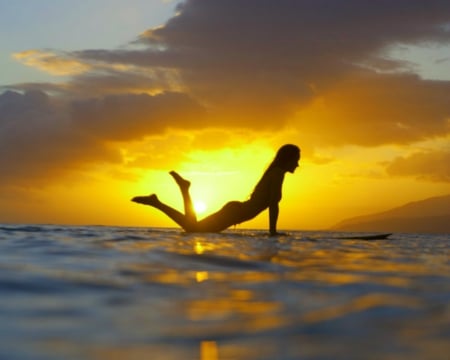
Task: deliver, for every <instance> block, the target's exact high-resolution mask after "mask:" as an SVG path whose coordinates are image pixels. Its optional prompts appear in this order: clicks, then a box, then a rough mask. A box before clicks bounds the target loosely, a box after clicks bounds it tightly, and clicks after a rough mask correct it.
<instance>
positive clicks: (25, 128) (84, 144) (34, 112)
mask: <svg viewBox="0 0 450 360" xmlns="http://www.w3.org/2000/svg"><path fill="white" fill-rule="evenodd" d="M99 159H105V160H109V161H118V160H119V157H118V154H116V153H115V152H114V151H112V150H110V149H108V148H107V147H105V146H104V145H103V144H101V143H99V142H97V141H95V139H94V138H93V137H92V136H90V135H89V134H87V133H85V132H81V131H77V129H75V128H74V127H73V124H72V123H71V120H70V118H69V117H68V116H67V109H66V106H65V105H64V104H61V103H57V102H54V101H52V100H51V99H50V98H49V97H48V96H47V95H46V94H45V93H43V92H39V91H30V92H27V93H25V94H20V93H16V92H5V93H3V94H2V95H0V167H1V168H2V169H4V171H3V172H2V176H1V178H0V179H1V180H0V184H1V185H4V184H8V183H12V184H16V185H26V186H29V187H33V186H37V183H38V182H39V179H47V178H52V177H54V176H57V175H59V174H61V173H64V172H66V171H67V170H68V168H71V167H77V165H81V164H82V163H83V162H85V161H90V162H92V161H97V160H99Z"/></svg>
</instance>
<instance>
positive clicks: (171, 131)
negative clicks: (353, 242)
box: [0, 0, 450, 229]
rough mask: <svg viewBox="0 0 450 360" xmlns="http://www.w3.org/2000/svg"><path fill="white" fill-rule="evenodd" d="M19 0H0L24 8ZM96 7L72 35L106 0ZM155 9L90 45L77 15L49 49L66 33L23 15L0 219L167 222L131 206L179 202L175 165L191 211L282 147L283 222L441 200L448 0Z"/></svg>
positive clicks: (0, 162)
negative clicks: (290, 163) (187, 187)
mask: <svg viewBox="0 0 450 360" xmlns="http://www.w3.org/2000/svg"><path fill="white" fill-rule="evenodd" d="M44 2H46V1H44ZM431 2H432V3H434V1H431ZM20 3H21V4H22V5H16V6H17V7H15V5H13V4H12V3H6V2H4V4H3V5H2V6H3V7H4V9H2V10H3V12H4V13H5V14H9V13H11V16H13V15H12V14H15V13H20V14H22V16H24V17H26V16H25V15H26V13H27V12H28V11H30V10H29V9H28V10H27V9H25V7H26V6H28V5H26V4H25V3H24V2H20ZM92 3H93V4H94V5H93V7H94V8H95V9H97V12H98V14H97V12H89V11H93V10H89V9H85V10H83V11H86V13H85V15H84V16H82V17H80V16H79V17H78V18H83V19H85V20H84V21H85V22H86V24H85V27H86V32H87V31H88V30H89V29H91V32H92V28H91V25H92V26H93V24H95V23H96V21H98V16H99V14H100V9H101V7H102V6H101V4H104V2H103V3H102V2H101V1H92ZM151 3H152V5H150V2H142V1H137V0H136V1H134V0H133V1H131V2H129V3H128V2H127V4H128V5H125V4H124V3H123V2H122V3H121V2H115V1H114V2H113V3H111V5H110V6H108V9H110V10H108V11H107V12H106V14H102V20H105V21H107V19H110V20H109V21H110V22H111V23H110V30H109V33H108V34H106V33H105V34H104V35H103V36H104V37H103V38H102V37H101V34H92V38H91V39H88V38H90V35H86V33H82V31H84V30H83V24H80V27H79V28H80V29H79V31H80V36H79V37H80V38H86V39H87V40H85V41H86V45H85V46H84V45H83V44H80V43H78V42H77V41H79V39H75V38H70V39H67V41H68V45H67V46H68V48H63V47H64V41H63V40H64V39H63V38H64V35H62V34H65V33H66V32H65V31H61V32H59V35H58V38H56V37H55V38H52V37H51V36H56V35H55V34H56V33H57V32H56V31H55V29H51V30H50V29H49V30H47V28H46V27H45V26H47V25H45V24H46V22H45V21H42V19H41V21H40V20H39V19H36V21H37V23H39V24H42V23H43V25H42V26H43V28H42V31H43V32H45V31H48V32H46V34H48V35H47V36H48V41H47V42H42V39H37V38H35V37H34V36H31V35H32V33H34V32H35V31H36V30H35V29H34V28H33V27H32V25H33V23H30V24H29V27H28V28H27V27H25V25H23V26H24V27H23V30H21V31H29V32H30V38H29V39H28V41H27V42H24V43H23V44H19V43H18V44H13V43H8V47H7V48H5V49H3V50H4V52H5V51H6V52H8V59H7V60H3V61H4V64H3V65H4V66H3V68H4V69H7V68H8V66H10V69H11V71H5V73H8V78H7V80H3V81H6V83H3V84H0V86H1V87H2V89H1V90H2V91H1V92H0V130H1V132H0V166H1V167H2V169H3V173H2V176H1V178H0V202H1V204H2V206H1V207H0V223H1V222H17V223H64V224H103V225H136V226H176V225H175V224H174V223H173V222H171V221H170V220H169V219H167V218H166V217H165V216H164V215H162V214H160V213H159V212H157V211H154V209H151V208H149V207H144V206H137V205H136V204H134V203H132V202H131V201H130V199H131V198H132V197H133V196H136V195H148V194H153V193H156V194H157V195H158V197H159V198H160V199H161V200H163V201H164V202H166V203H168V204H171V205H172V206H174V207H175V208H176V209H178V210H182V208H183V204H182V198H181V195H180V192H179V190H178V187H177V185H176V183H175V182H174V181H173V179H172V178H171V177H170V176H169V174H168V172H169V171H171V170H176V171H178V172H179V173H180V174H182V175H183V176H184V177H186V178H187V179H189V180H190V181H191V183H192V185H191V194H192V198H193V199H194V201H195V203H194V206H195V210H196V212H197V214H198V215H199V218H202V217H204V216H205V215H207V214H209V213H211V212H214V211H216V210H218V209H220V208H221V207H222V206H223V204H224V203H226V202H227V201H230V200H246V199H248V197H249V196H250V194H251V193H252V190H253V188H254V186H255V184H256V183H257V181H258V180H259V178H260V177H261V175H262V174H263V172H264V170H265V169H266V167H267V166H268V164H269V163H270V161H271V160H272V158H273V156H274V154H275V151H276V150H277V149H278V148H279V147H280V145H282V144H285V143H293V144H297V145H299V146H300V147H301V149H302V159H301V162H300V167H299V168H298V169H297V171H296V172H295V173H294V174H287V175H286V177H285V183H284V188H283V199H282V201H281V203H280V217H279V228H280V229H283V228H284V229H323V228H327V227H330V226H332V225H333V224H335V223H336V222H338V221H340V220H342V219H344V218H347V217H352V216H358V215H362V214H368V213H373V212H378V211H384V210H387V209H389V208H392V207H396V206H400V205H402V204H405V203H407V202H411V201H416V200H420V199H425V198H428V197H433V196H438V195H444V194H448V193H450V168H449V165H448V164H450V145H449V144H450V105H449V104H450V100H449V94H450V79H449V77H448V71H445V69H446V70H448V65H449V64H450V62H449V61H450V60H449V59H450V50H449V49H450V47H449V45H448V44H449V42H450V32H449V30H448V29H449V24H450V18H449V16H448V14H450V3H449V4H445V2H439V1H436V5H435V6H429V7H427V9H425V8H423V7H421V6H415V5H414V4H416V5H417V4H419V1H409V2H405V1H400V2H398V4H397V3H396V4H395V5H394V4H387V3H386V2H382V3H377V2H372V1H368V0H367V1H336V4H335V5H333V6H332V7H331V8H328V7H324V6H323V5H321V2H317V3H315V2H307V1H298V2H291V1H284V0H280V1H264V4H263V5H261V3H260V2H259V1H253V0H251V1H248V2H246V4H247V5H246V6H243V5H242V2H240V1H227V0H214V1H200V0H186V1H174V2H165V1H164V2H163V1H161V2H159V1H156V2H151ZM7 4H8V5H7ZM66 4H68V5H62V4H59V5H58V6H57V7H55V8H54V9H53V11H55V12H60V13H59V14H60V16H62V15H61V14H66V16H67V19H66V20H67V21H68V22H69V23H70V22H71V21H73V19H72V15H71V13H72V12H73V11H74V9H78V8H77V6H78V2H72V1H69V2H66ZM69 4H70V5H69ZM177 4H180V5H179V6H178V7H177ZM64 6H67V8H65V7H64ZM114 9H115V10H114ZM113 10H114V11H113ZM419 10H420V11H419ZM79 11H82V10H79ZM330 12H332V13H330ZM424 12H425V13H424ZM38 13H39V12H36V14H38ZM118 14H123V15H121V16H119V15H118ZM146 14H147V15H146ZM155 14H159V15H155ZM397 15H398V16H397ZM37 16H38V15H37ZM39 16H40V15H39ZM108 16H109V18H108ZM311 16H313V18H314V21H310V19H311V18H310V17H311ZM26 18H27V17H26ZM331 18H332V19H333V21H332V22H330V21H329V20H330V19H331ZM58 19H59V18H58ZM47 22H48V21H47ZM417 22H420V23H421V27H420V28H421V33H420V34H418V33H417V30H416V27H415V24H416V23H417ZM57 23H58V24H59V26H61V27H62V26H63V22H62V20H61V22H59V20H58V21H57ZM138 24H140V25H139V26H140V27H139V30H138V29H137V27H138ZM147 24H148V25H147ZM361 24H364V26H361ZM4 26H6V25H4ZM11 26H12V25H11ZM34 26H36V25H34ZM39 26H41V25H39ZM48 26H50V25H48ZM53 26H56V25H53ZM120 28H122V29H123V30H122V32H119V29H120ZM33 29H34V30H33ZM16 32H17V34H16V33H15V32H11V31H9V32H8V31H6V30H4V31H3V32H2V33H4V34H6V33H8V34H10V35H8V37H11V41H14V40H13V39H14V38H16V39H17V40H16V41H17V42H19V29H16ZM52 34H53V35H52ZM83 34H84V35H83ZM237 34H238V35H237ZM330 34H332V39H330ZM94 35H95V36H94ZM67 36H69V35H67ZM127 36H128V37H127ZM31 39H34V40H33V41H35V42H36V43H35V44H34V43H30V41H31ZM114 39H117V42H115V41H114ZM127 39H128V40H127ZM280 39H282V41H281V40H280ZM69 40H70V41H69ZM88 40H89V41H92V43H90V42H88ZM22 41H23V40H22ZM94 41H95V43H94ZM101 42H104V43H105V46H104V47H102V45H101ZM425 42H427V43H425ZM69 43H70V45H69ZM5 44H6V42H5ZM54 44H57V45H54ZM114 44H116V45H114ZM5 46H6V45H5ZM55 46H59V47H60V48H55ZM431 48H432V49H431ZM83 49H85V50H83ZM421 51H422V52H421ZM421 54H426V55H427V56H428V57H426V56H422V55H421ZM415 58H417V64H414V63H413V61H414V59H415ZM427 59H429V60H428V61H429V62H428V63H427ZM433 64H434V65H433ZM443 64H444V65H443ZM445 65H446V66H445ZM27 71H28V72H29V74H30V80H27V79H24V78H23V76H24V74H27ZM14 74H15V76H16V77H14ZM5 79H6V78H5ZM267 217H268V215H267V213H266V212H264V213H263V214H261V215H260V216H258V217H257V218H256V219H254V220H252V221H250V222H248V223H245V224H242V225H241V226H242V227H249V228H255V227H256V228H266V227H267Z"/></svg>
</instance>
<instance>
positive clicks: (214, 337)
mask: <svg viewBox="0 0 450 360" xmlns="http://www.w3.org/2000/svg"><path fill="white" fill-rule="evenodd" d="M342 235H345V234H342V233H332V232H291V233H289V235H288V236H284V237H280V238H270V237H268V236H266V235H265V233H264V232H262V231H250V230H231V231H227V232H224V233H222V234H185V233H183V232H181V231H179V230H176V229H175V230H173V229H154V228H128V227H102V226H88V227H68V226H67V227H66V226H40V225H36V226H35V225H30V226H28V225H0V359H2V360H3V359H7V360H9V359H13V360H14V359H108V360H109V359H164V360H166V359H167V360H172V359H182V360H184V359H187V360H189V359H200V360H219V359H220V360H225V359H226V360H228V359H246V360H253V359H255V360H256V359H274V360H287V359H289V360H291V359H292V360H294V359H407V360H415V359H417V360H419V359H420V360H422V359H433V360H434V359H438V360H439V359H446V360H447V359H449V356H450V355H449V354H450V262H449V249H450V235H426V234H393V235H392V236H391V237H390V238H389V239H387V240H370V241H363V240H338V239H335V237H338V236H342Z"/></svg>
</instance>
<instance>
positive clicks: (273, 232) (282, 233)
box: [269, 231, 289, 236]
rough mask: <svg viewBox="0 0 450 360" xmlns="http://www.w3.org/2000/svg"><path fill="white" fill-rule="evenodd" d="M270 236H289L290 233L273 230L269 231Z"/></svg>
mask: <svg viewBox="0 0 450 360" xmlns="http://www.w3.org/2000/svg"><path fill="white" fill-rule="evenodd" d="M269 236H289V234H288V233H284V232H278V231H271V232H270V233H269Z"/></svg>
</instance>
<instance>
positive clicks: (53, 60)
mask: <svg viewBox="0 0 450 360" xmlns="http://www.w3.org/2000/svg"><path fill="white" fill-rule="evenodd" d="M13 57H14V58H15V59H16V60H18V61H20V62H22V63H23V64H25V65H28V66H31V67H35V68H38V69H40V70H43V71H45V72H48V73H50V74H52V75H59V76H65V75H77V74H81V73H84V72H87V71H88V70H89V69H90V67H91V66H89V65H88V64H87V63H86V62H82V61H78V60H77V59H75V58H74V57H73V56H70V55H65V54H64V53H55V52H51V51H43V50H26V51H21V52H18V53H15V54H13Z"/></svg>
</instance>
